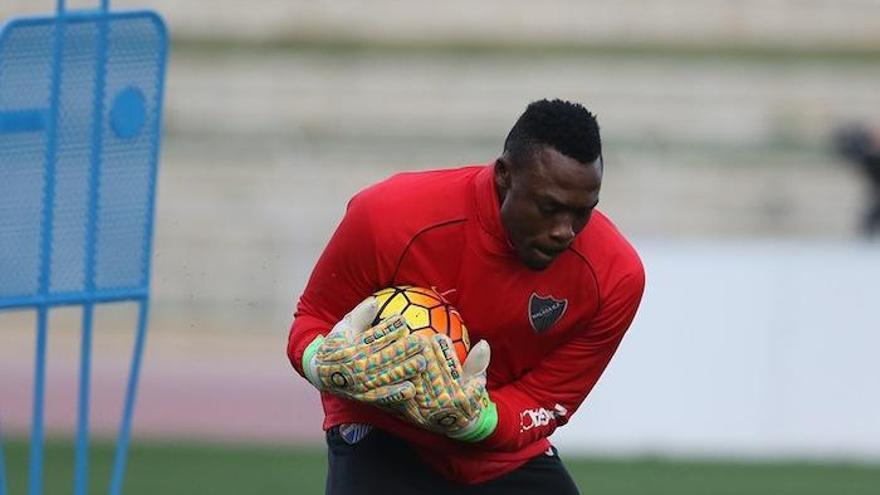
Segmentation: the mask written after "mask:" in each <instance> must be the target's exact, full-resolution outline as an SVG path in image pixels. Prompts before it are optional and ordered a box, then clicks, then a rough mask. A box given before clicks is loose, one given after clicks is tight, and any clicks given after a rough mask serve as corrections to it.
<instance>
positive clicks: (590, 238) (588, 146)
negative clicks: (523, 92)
mask: <svg viewBox="0 0 880 495" xmlns="http://www.w3.org/2000/svg"><path fill="white" fill-rule="evenodd" d="M603 169H604V164H603V161H602V150H601V141H600V137H599V127H598V124H597V122H596V119H595V118H594V116H593V115H592V114H591V113H590V112H588V111H587V110H586V109H585V108H584V107H582V106H580V105H578V104H574V103H569V102H566V101H560V100H553V101H547V100H541V101H537V102H534V103H532V104H530V105H529V106H528V108H527V109H526V111H525V112H524V113H523V115H522V116H521V117H520V118H519V119H518V121H517V122H516V124H515V125H514V126H513V128H512V129H511V131H510V133H509V135H508V137H507V139H506V141H505V143H504V151H503V153H502V155H501V157H499V158H498V159H497V160H495V161H494V162H492V163H489V164H486V165H482V166H470V167H464V168H459V169H452V170H438V171H429V172H419V173H403V174H399V175H396V176H394V177H391V178H390V179H388V180H386V181H384V182H380V183H378V184H376V185H373V186H371V187H369V188H367V189H365V190H363V191H361V192H360V193H358V194H357V195H355V196H354V198H353V199H352V200H351V202H350V203H349V205H348V210H347V212H346V214H345V217H344V218H343V220H342V223H341V224H340V225H339V227H338V229H337V230H336V233H335V234H334V235H333V238H332V239H331V240H330V243H329V244H328V245H327V247H326V249H325V250H324V252H323V254H322V255H321V258H320V259H319V261H318V263H317V265H316V266H315V269H314V272H313V273H312V276H311V278H310V280H309V282H308V285H307V287H306V289H305V292H304V294H303V296H302V298H301V299H300V302H299V305H298V307H297V312H296V314H295V319H294V322H293V326H292V328H291V332H290V341H289V345H288V355H289V357H290V360H291V363H292V364H293V366H294V368H296V370H297V371H298V372H299V373H300V374H303V375H304V376H306V377H307V378H309V379H310V381H311V382H312V383H314V384H315V385H316V386H317V387H318V388H319V389H321V390H323V391H324V393H323V394H322V399H323V404H324V411H325V420H324V428H325V429H326V430H327V441H328V446H329V473H328V478H327V493H328V494H333V495H335V494H343V493H363V494H373V493H375V494H382V495H388V494H396V493H401V494H404V493H406V494H411V493H426V494H447V493H448V494H452V493H474V494H491V493H505V494H520V493H555V494H576V493H578V491H577V488H576V487H575V485H574V483H573V482H572V480H571V478H570V477H569V475H568V473H567V472H566V470H565V468H564V466H563V465H562V462H561V461H560V459H559V457H558V456H557V454H556V451H555V449H553V448H552V447H551V444H550V442H549V440H548V437H549V436H550V435H551V434H552V433H553V431H554V430H555V429H556V428H557V427H559V426H562V425H564V424H565V423H566V422H567V421H568V420H569V418H570V417H571V416H572V415H573V414H574V413H575V411H576V410H577V409H578V407H579V406H580V405H581V403H582V402H583V401H584V399H585V398H586V396H587V394H588V393H589V392H590V390H591V389H592V388H593V386H594V385H595V384H596V381H597V380H598V379H599V376H600V375H601V374H602V372H603V370H604V369H605V367H606V366H607V365H608V362H609V361H610V359H611V357H612V355H613V354H614V352H615V350H616V349H617V346H618V344H620V341H621V339H622V338H623V335H624V333H625V332H626V330H627V328H628V327H629V325H630V323H631V322H632V320H633V318H634V316H635V313H636V309H637V308H638V305H639V302H640V300H641V296H642V291H643V288H644V271H643V269H642V265H641V263H640V261H639V258H638V255H637V254H636V252H635V250H634V249H633V248H632V247H631V246H630V244H629V243H628V242H627V241H626V240H625V239H624V238H623V236H622V235H621V234H620V233H619V232H618V231H617V229H616V228H615V227H614V226H613V225H612V223H611V222H610V221H609V219H608V218H607V217H606V216H605V215H603V214H602V213H601V212H599V211H598V210H596V209H595V208H596V205H597V204H598V202H599V190H600V186H601V182H602V175H603ZM391 285H416V286H424V287H433V288H434V289H435V290H436V291H437V292H439V293H441V294H444V295H445V296H446V298H447V299H448V300H449V301H450V302H451V303H452V304H453V305H454V306H455V307H456V308H458V310H459V311H460V313H461V315H462V317H463V318H464V321H465V323H466V324H467V326H468V329H469V332H470V337H471V341H473V342H476V341H478V340H485V341H486V342H487V343H488V345H485V344H477V345H476V346H474V348H473V349H472V350H471V354H470V355H469V356H468V358H467V360H466V362H465V363H464V367H463V370H462V369H461V368H457V361H456V360H455V359H451V360H450V361H451V362H452V361H455V362H454V363H452V364H451V365H450V367H451V368H455V369H453V370H452V375H451V376H455V377H457V378H456V380H457V381H456V380H453V381H452V383H451V384H450V383H448V378H449V376H450V375H449V374H447V375H444V376H446V378H447V383H446V385H448V386H451V387H453V388H454V390H453V391H452V392H454V393H452V395H455V396H456V397H463V399H462V400H460V401H457V402H456V401H453V402H454V405H453V409H454V408H455V407H459V410H460V411H461V412H462V414H463V415H464V416H465V418H464V419H465V420H466V421H464V422H463V423H462V424H463V425H464V426H463V427H460V426H461V425H456V429H455V430H454V431H453V430H452V429H450V430H449V431H444V430H443V429H442V426H443V424H442V421H441V422H440V423H437V424H433V423H431V421H424V420H423V419H424V418H417V417H414V415H410V416H408V417H407V416H406V415H404V416H401V415H400V414H392V413H390V412H389V411H390V410H395V405H397V406H399V405H400V404H411V403H410V402H407V401H412V400H415V399H414V397H418V396H419V395H418V394H420V393H422V394H423V393H426V392H425V387H424V381H425V380H422V379H421V378H420V377H422V376H425V375H424V374H425V373H428V372H429V371H430V370H431V369H432V366H434V369H435V370H436V369H437V366H438V365H437V363H436V362H437V361H438V356H440V354H439V353H435V352H432V351H433V350H435V349H434V347H432V343H426V342H424V341H423V340H419V339H416V338H415V336H412V335H406V333H405V332H403V333H401V331H400V330H399V327H400V322H398V321H392V320H394V319H391V320H388V321H385V322H382V323H379V324H378V325H377V326H374V327H370V325H371V324H372V321H370V320H371V318H372V316H373V315H375V307H371V305H370V303H369V300H367V302H365V303H362V304H360V305H358V304H359V303H360V302H361V301H362V300H364V299H365V298H367V297H368V296H369V295H370V294H371V293H373V292H374V291H376V290H379V289H382V288H384V287H387V286H391ZM356 305H358V306H357V308H355V310H354V311H352V312H351V313H348V315H346V313H347V312H349V311H350V310H351V309H352V308H353V307H355V306H356ZM344 315H345V316H344ZM331 328H333V330H332V332H330V333H329V334H328V331H330V330H331ZM324 335H327V336H326V337H324ZM377 342H378V343H377ZM441 343H442V342H441ZM433 344H436V342H434V343H433ZM490 347H491V354H492V359H491V365H489V367H488V376H487V378H486V379H485V381H480V378H481V377H482V376H483V375H482V374H481V373H483V369H482V368H485V364H486V361H487V360H488V350H489V348H490ZM478 348H479V351H477V349H478ZM474 354H479V356H478V357H477V358H475V359H472V357H471V356H472V355H474ZM358 359H361V360H364V359H368V360H370V361H369V362H368V363H360V364H357V363H358V361H357V360H358ZM340 360H348V361H346V363H347V364H345V365H344V366H342V365H339V363H340V362H341V361H340ZM472 361H481V363H480V364H476V365H474V363H473V362H472ZM352 363H354V364H352ZM439 366H440V368H443V364H442V363H441V364H440V365H439ZM475 368H476V369H475ZM340 370H341V371H340ZM483 383H485V384H486V386H485V387H482V388H481V387H480V385H481V384H483ZM429 388H430V387H429ZM428 403H432V402H431V401H428ZM468 404H470V407H469V406H468ZM377 406H381V407H377ZM404 409H406V408H404ZM396 410H398V411H399V410H400V407H398V408H397V409H396ZM432 426H433V427H432ZM429 430H431V431H429Z"/></svg>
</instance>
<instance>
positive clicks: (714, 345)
mask: <svg viewBox="0 0 880 495" xmlns="http://www.w3.org/2000/svg"><path fill="white" fill-rule="evenodd" d="M640 247H641V253H642V256H643V259H644V262H645V265H646V268H647V273H648V286H647V292H646V294H645V299H644V303H643V306H642V309H641V312H640V313H639V315H638V318H637V321H636V323H635V324H634V326H633V327H632V328H631V330H630V332H629V334H628V335H627V337H626V338H625V339H624V342H623V345H622V346H621V348H620V350H619V352H618V355H617V356H616V357H615V358H614V361H613V362H612V364H611V366H610V367H609V369H608V370H607V372H606V374H605V376H604V377H603V378H602V380H601V381H600V383H599V385H598V386H597V388H596V389H595V390H594V392H593V394H592V395H591V396H590V399H589V400H588V403H587V404H586V405H585V406H583V407H582V409H581V410H580V411H579V412H578V414H577V415H576V416H575V417H574V419H573V420H572V422H571V423H570V424H569V425H568V426H566V427H565V428H563V429H562V430H559V431H558V432H557V433H556V435H555V437H554V438H555V439H556V440H557V442H558V443H559V445H560V446H561V447H563V448H564V449H565V450H568V451H590V452H612V453H632V452H638V453H646V452H647V453H661V454H688V455H693V454H710V455H712V454H717V455H734V456H739V455H742V456H785V455H795V456H798V457H820V456H822V457H824V456H831V457H849V458H872V459H875V460H876V459H878V458H880V359H878V349H880V309H878V302H880V246H870V245H850V246H845V245H829V244H812V245H806V246H805V245H800V244H796V243H785V244H768V243H754V242H752V243H740V244H737V243H668V244H667V243H653V244H652V243H642V244H640Z"/></svg>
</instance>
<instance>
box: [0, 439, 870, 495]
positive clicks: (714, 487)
mask: <svg viewBox="0 0 880 495" xmlns="http://www.w3.org/2000/svg"><path fill="white" fill-rule="evenodd" d="M4 454H5V456H6V462H7V465H6V468H7V476H8V478H9V480H8V482H9V486H8V488H9V493H10V495H16V494H23V493H26V489H27V456H28V448H27V445H26V444H25V443H24V442H23V441H20V440H13V441H10V442H7V443H6V444H5V445H4ZM112 455H113V449H112V446H111V445H109V444H106V443H99V444H96V445H94V446H93V448H92V450H91V473H90V486H91V490H90V493H94V494H97V493H106V492H107V486H108V481H109V478H110V463H111V460H112ZM72 459H73V446H72V444H71V443H70V442H63V441H51V442H49V443H48V445H47V450H46V474H47V476H46V478H45V481H44V483H45V485H44V493H70V492H71V487H72V479H73V462H72ZM566 464H567V465H568V467H569V470H570V471H571V473H572V475H573V476H574V478H575V480H576V481H577V483H578V486H579V487H580V488H581V491H582V492H583V493H584V494H585V495H587V494H590V495H634V494H651V495H664V494H669V495H673V494H674V495H691V494H693V495H698V494H699V495H711V494H731V495H733V494H737V495H762V494H768V495H769V494H774V495H785V494H792V495H812V494H816V495H819V494H821V495H829V494H834V495H861V494H865V495H868V494H871V495H875V494H877V493H878V487H880V466H860V465H850V464H821V463H794V462H772V463H769V462H768V463H746V462H717V461H681V460H668V459H660V458H656V459H655V458H637V459H598V458H587V459H575V458H568V459H567V460H566ZM325 470H326V460H325V457H324V452H323V451H322V450H320V449H317V450H316V449H311V450H310V449H294V448H279V447H254V446H250V447H243V446H232V445H204V444H179V445H171V444H156V443H144V442H138V443H135V444H133V445H132V449H131V451H130V454H129V469H128V472H127V476H126V482H125V489H124V491H123V492H124V493H125V494H126V495H141V494H143V495H146V494H156V493H162V494H192V493H210V494H212V495H225V494H230V495H232V494H236V495H237V494H262V493H296V494H302V495H307V494H320V493H323V486H324V474H325Z"/></svg>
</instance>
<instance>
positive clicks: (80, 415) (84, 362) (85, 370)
mask: <svg viewBox="0 0 880 495" xmlns="http://www.w3.org/2000/svg"><path fill="white" fill-rule="evenodd" d="M94 308H95V305H94V304H92V303H87V304H86V305H85V307H83V322H82V341H81V344H80V345H81V347H80V363H79V403H78V410H77V427H76V460H75V464H74V475H73V487H74V489H73V493H74V494H75V495H85V493H86V490H87V489H88V469H89V468H88V465H89V395H90V390H91V386H90V385H91V367H92V365H91V363H92V317H93V313H94Z"/></svg>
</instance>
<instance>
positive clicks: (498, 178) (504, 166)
mask: <svg viewBox="0 0 880 495" xmlns="http://www.w3.org/2000/svg"><path fill="white" fill-rule="evenodd" d="M495 189H496V190H497V191H498V196H500V197H501V198H503V197H504V196H506V195H507V190H508V189H510V164H509V163H507V162H506V161H505V159H504V157H501V158H498V159H497V160H495Z"/></svg>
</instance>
